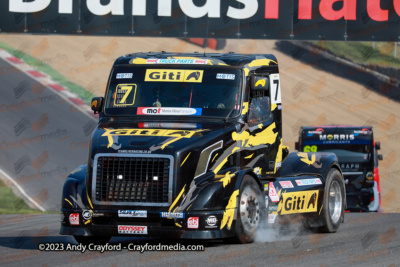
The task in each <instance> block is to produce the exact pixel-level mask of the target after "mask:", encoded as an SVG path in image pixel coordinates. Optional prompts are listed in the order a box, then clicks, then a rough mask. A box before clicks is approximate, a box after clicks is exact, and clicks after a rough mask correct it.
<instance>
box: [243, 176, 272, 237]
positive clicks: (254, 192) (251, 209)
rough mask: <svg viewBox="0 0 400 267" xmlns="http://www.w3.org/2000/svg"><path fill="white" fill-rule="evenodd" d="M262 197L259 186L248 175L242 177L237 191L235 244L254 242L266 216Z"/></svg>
mask: <svg viewBox="0 0 400 267" xmlns="http://www.w3.org/2000/svg"><path fill="white" fill-rule="evenodd" d="M265 211H266V208H265V202H264V197H263V196H262V192H261V190H260V187H259V185H258V184H257V182H256V181H255V180H254V178H253V177H251V176H250V175H246V176H244V178H243V180H242V183H241V184H240V189H239V200H238V206H237V219H236V224H235V234H236V235H235V240H236V242H239V243H242V244H245V243H251V242H253V241H254V238H255V236H256V234H257V230H258V229H260V228H261V226H262V224H263V222H264V218H265V216H266V215H265V214H266V212H265Z"/></svg>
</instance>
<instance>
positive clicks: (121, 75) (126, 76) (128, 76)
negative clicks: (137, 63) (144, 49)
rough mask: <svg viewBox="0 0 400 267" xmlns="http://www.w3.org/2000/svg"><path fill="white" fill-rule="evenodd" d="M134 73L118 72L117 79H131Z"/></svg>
mask: <svg viewBox="0 0 400 267" xmlns="http://www.w3.org/2000/svg"><path fill="white" fill-rule="evenodd" d="M132 75H133V73H117V79H131V78H132Z"/></svg>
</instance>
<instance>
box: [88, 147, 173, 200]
mask: <svg viewBox="0 0 400 267" xmlns="http://www.w3.org/2000/svg"><path fill="white" fill-rule="evenodd" d="M158 156H160V155H158ZM171 158H172V157H169V156H163V157H157V156H148V155H145V156H144V155H138V156H132V155H129V156H126V155H118V154H117V155H115V154H114V155H113V156H102V155H96V158H95V161H94V164H95V165H94V166H95V168H93V185H94V186H93V187H95V188H94V189H95V190H94V192H95V197H94V199H95V203H96V202H97V203H104V204H106V203H109V204H111V205H112V203H115V204H117V203H118V204H125V203H126V204H128V205H129V204H139V205H140V204H155V205H156V204H165V203H167V204H168V203H169V202H170V191H171V190H170V189H171V183H170V182H171V179H172V178H171V177H170V176H171V174H172V172H171V168H172V159H171Z"/></svg>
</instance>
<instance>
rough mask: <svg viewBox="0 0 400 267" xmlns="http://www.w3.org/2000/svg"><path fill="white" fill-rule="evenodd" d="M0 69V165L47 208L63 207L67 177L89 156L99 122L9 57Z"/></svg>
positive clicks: (1, 61) (1, 62)
mask: <svg viewBox="0 0 400 267" xmlns="http://www.w3.org/2000/svg"><path fill="white" fill-rule="evenodd" d="M0 69H2V73H1V75H0V127H1V128H0V152H1V153H0V169H1V170H3V171H4V172H5V173H7V174H8V175H9V176H10V177H12V178H13V179H16V180H17V183H18V184H19V185H20V186H21V187H22V188H23V189H24V190H25V192H26V193H27V194H28V195H29V196H30V197H31V198H32V199H34V200H35V201H36V202H37V203H38V204H39V205H41V206H42V207H43V208H44V209H45V210H59V208H60V195H61V192H62V186H63V183H64V180H65V177H66V176H67V175H68V174H69V173H70V172H71V171H73V170H74V169H75V168H76V167H77V166H79V165H81V164H83V163H85V162H86V161H87V153H88V140H89V139H90V136H91V133H92V131H93V129H94V127H96V124H97V122H96V120H95V118H94V117H91V116H90V115H89V114H84V113H83V112H81V111H80V110H78V109H77V108H75V107H74V106H72V105H71V104H69V103H68V102H66V101H65V100H64V99H63V98H61V97H60V95H59V94H57V92H55V91H54V90H51V89H49V88H46V87H44V86H42V85H41V84H39V83H38V82H37V81H35V80H34V79H32V78H31V77H29V76H27V75H26V74H24V73H22V72H18V71H17V69H16V68H15V67H12V66H11V65H10V64H8V63H7V62H4V61H3V60H0ZM65 118H68V120H65ZM18 205H20V203H15V207H16V210H18Z"/></svg>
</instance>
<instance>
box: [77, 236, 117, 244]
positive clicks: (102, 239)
mask: <svg viewBox="0 0 400 267" xmlns="http://www.w3.org/2000/svg"><path fill="white" fill-rule="evenodd" d="M74 238H75V240H76V242H78V243H81V244H84V245H88V244H91V243H93V244H96V245H104V244H106V243H108V241H110V239H111V236H81V235H74Z"/></svg>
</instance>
